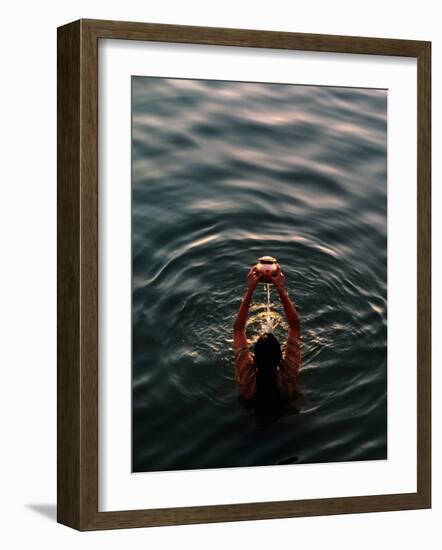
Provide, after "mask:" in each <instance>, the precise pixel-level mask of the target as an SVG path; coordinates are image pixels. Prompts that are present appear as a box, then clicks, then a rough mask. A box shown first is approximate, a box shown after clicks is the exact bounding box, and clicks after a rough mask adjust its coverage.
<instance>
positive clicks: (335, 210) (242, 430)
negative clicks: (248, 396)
mask: <svg viewBox="0 0 442 550" xmlns="http://www.w3.org/2000/svg"><path fill="white" fill-rule="evenodd" d="M132 115H133V117H132V254H133V262H132V263H133V294H132V310H133V378H132V381H133V449H132V453H133V470H134V471H136V472H140V471H160V470H180V469H196V468H220V467H239V466H258V465H276V464H299V463H312V462H331V461H333V462H335V461H350V460H371V459H385V458H386V453H387V415H386V407H387V347H386V346H387V301H386V300H387V288H386V281H387V255H386V252H387V248H386V244H387V241H386V239H387V233H386V231H387V224H386V216H387V163H386V153H387V145H386V144H387V92H386V91H385V90H368V89H349V88H336V87H317V86H297V85H281V84H260V83H238V82H220V81H203V80H179V79H162V78H146V77H133V78H132ZM268 254H269V255H272V256H275V257H276V258H278V260H279V261H280V263H281V265H282V267H283V270H284V272H285V275H286V279H287V287H288V290H289V293H290V295H291V297H292V298H293V299H294V301H295V302H296V305H297V308H298V311H299V314H300V317H301V323H302V356H303V360H302V366H301V374H300V387H299V391H300V395H299V396H298V397H297V399H296V400H295V401H294V403H293V407H292V409H291V411H290V413H289V414H286V415H284V416H283V417H282V418H280V419H279V420H277V421H276V422H274V423H272V424H269V425H266V426H262V425H260V424H259V422H257V419H256V416H255V413H254V410H253V409H248V408H245V407H243V406H242V405H241V403H240V402H239V401H238V387H237V384H236V382H235V379H234V363H233V350H232V345H233V336H232V327H233V321H234V318H235V315H236V313H237V309H238V307H239V304H240V301H241V297H242V295H243V293H244V290H245V276H246V272H247V269H248V268H249V266H251V265H252V264H253V263H254V262H255V261H256V259H257V258H258V257H259V256H262V255H268ZM265 302H266V296H265V292H264V286H263V285H260V286H259V287H258V289H257V291H256V292H255V301H254V302H253V304H252V307H251V311H250V319H249V321H250V323H249V326H248V336H249V338H250V340H251V342H253V340H254V339H255V338H256V337H257V335H258V334H259V332H260V330H261V327H262V323H263V321H264V320H265V309H266V308H265ZM271 302H272V318H273V321H274V323H275V325H276V328H275V335H276V336H277V337H278V338H279V339H280V341H281V342H283V341H284V339H285V336H286V328H287V327H286V324H285V321H284V318H283V316H282V308H281V307H280V304H279V302H278V300H277V294H276V292H275V291H274V292H273V293H272V295H271Z"/></svg>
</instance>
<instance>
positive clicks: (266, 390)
mask: <svg viewBox="0 0 442 550" xmlns="http://www.w3.org/2000/svg"><path fill="white" fill-rule="evenodd" d="M260 278H261V273H260V272H259V271H258V270H257V269H256V267H252V269H251V270H250V272H249V273H248V275H247V291H246V293H245V296H244V298H243V300H242V302H241V306H240V308H239V311H238V315H237V317H236V320H235V324H234V352H235V372H236V380H237V382H238V383H239V385H240V395H241V397H242V398H243V399H245V400H252V401H254V402H255V403H256V406H257V407H258V408H260V409H261V410H263V409H266V410H267V411H271V410H273V412H274V413H276V409H281V406H282V404H283V403H284V402H287V401H288V400H289V399H290V398H292V397H293V396H294V394H295V390H296V385H297V380H298V373H299V367H300V364H301V346H300V338H301V327H300V322H299V317H298V313H297V311H296V308H295V306H294V304H293V303H292V301H291V300H290V298H289V296H288V293H287V290H286V288H285V277H284V274H283V273H282V271H281V268H280V267H279V266H278V269H277V270H276V271H275V272H274V273H273V274H272V282H273V284H274V285H275V287H276V289H277V291H278V294H279V297H280V299H281V302H282V305H283V306H284V311H285V315H286V317H287V322H288V326H289V328H288V337H287V342H286V346H285V350H284V352H282V351H281V346H280V345H279V342H278V340H277V339H276V338H275V336H274V335H273V334H272V333H270V332H265V333H263V334H261V335H260V336H259V338H258V340H257V341H256V343H255V345H254V348H253V354H251V353H250V351H249V347H248V343H247V336H246V322H247V314H248V311H249V306H250V302H251V300H252V295H253V292H254V290H255V288H256V286H257V284H258V282H259V280H260Z"/></svg>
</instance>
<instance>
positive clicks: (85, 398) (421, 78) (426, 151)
mask: <svg viewBox="0 0 442 550" xmlns="http://www.w3.org/2000/svg"><path fill="white" fill-rule="evenodd" d="M103 38H105V39H124V40H140V41H159V42H174V43H190V44H207V45H223V46H236V47H244V46H246V47H251V48H275V49H282V50H284V49H285V50H304V51H314V52H335V53H347V54H371V55H379V56H405V57H413V58H416V59H417V71H418V109H417V112H418V143H417V153H418V173H417V180H418V197H417V207H418V248H417V258H418V289H417V295H418V305H417V311H418V319H417V326H418V329H417V344H418V348H417V354H418V361H417V369H418V373H417V374H418V376H417V396H416V398H417V449H418V456H417V492H416V493H406V494H384V495H373V496H355V497H343V498H321V499H309V500H289V501H277V502H253V503H246V504H232V505H215V506H193V507H182V508H165V509H146V510H129V511H124V510H122V511H115V512H99V511H98V214H97V212H98V191H97V182H98V167H97V162H98V161H97V157H98V125H97V112H98V40H100V39H103ZM430 72H431V44H430V43H429V42H423V41H408V40H394V39H382V38H361V37H348V36H329V35H314V34H298V33H286V32H270V31H258V30H242V29H241V30H240V29H225V28H206V27H191V26H178V25H160V24H146V23H132V22H119V21H99V20H79V21H75V22H73V23H70V24H68V25H65V26H62V27H60V28H59V29H58V128H57V129H58V225H57V228H58V385H57V391H58V410H57V413H58V431H57V435H58V459H57V468H58V494H57V498H58V505H57V511H58V512H57V514H58V521H59V522H60V523H63V524H65V525H68V526H70V527H73V528H75V529H79V530H81V531H86V530H97V529H113V528H130V527H147V526H159V525H177V524H190V523H207V522H223V521H239V520H252V519H271V518H283V517H286V518H288V517H297V516H315V515H329V514H344V513H359V512H380V511H388V510H408V509H418V508H429V507H430V506H431V448H430V441H431V420H430V414H431V403H430V396H431V381H430V346H431V326H430V323H431V320H430V314H431V312H430V307H431V305H430V304H431V280H430V261H431V260H430V247H431V236H430V224H431V219H430V206H431V205H430V202H431V190H430V185H431V176H430V169H431V153H430V150H431V122H430V119H431V80H430Z"/></svg>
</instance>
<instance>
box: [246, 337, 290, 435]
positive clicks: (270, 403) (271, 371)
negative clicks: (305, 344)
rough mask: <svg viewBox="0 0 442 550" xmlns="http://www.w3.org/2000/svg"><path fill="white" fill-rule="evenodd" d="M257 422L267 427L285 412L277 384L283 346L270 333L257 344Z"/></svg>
mask: <svg viewBox="0 0 442 550" xmlns="http://www.w3.org/2000/svg"><path fill="white" fill-rule="evenodd" d="M253 351H254V364H255V368H256V369H257V370H256V403H255V409H256V420H257V422H258V424H259V425H266V424H269V423H271V422H274V421H275V420H277V419H278V418H279V417H280V416H281V414H282V412H283V403H282V401H281V398H280V395H279V391H278V388H277V384H276V374H277V368H278V365H279V363H280V361H281V358H282V353H281V346H280V345H279V342H278V340H277V339H276V338H275V337H274V336H273V334H272V333H270V332H265V333H264V334H261V336H260V337H259V338H258V340H257V341H256V343H255V346H254V348H253Z"/></svg>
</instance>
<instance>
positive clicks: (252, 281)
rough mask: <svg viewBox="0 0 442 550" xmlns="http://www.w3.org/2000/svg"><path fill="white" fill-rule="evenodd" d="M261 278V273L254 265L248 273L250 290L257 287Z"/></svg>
mask: <svg viewBox="0 0 442 550" xmlns="http://www.w3.org/2000/svg"><path fill="white" fill-rule="evenodd" d="M260 279H261V273H260V272H259V271H258V270H257V269H256V267H252V269H251V270H250V271H249V272H248V274H247V288H248V289H249V291H250V292H253V291H254V290H255V288H256V285H257V284H258V283H259V280H260Z"/></svg>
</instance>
